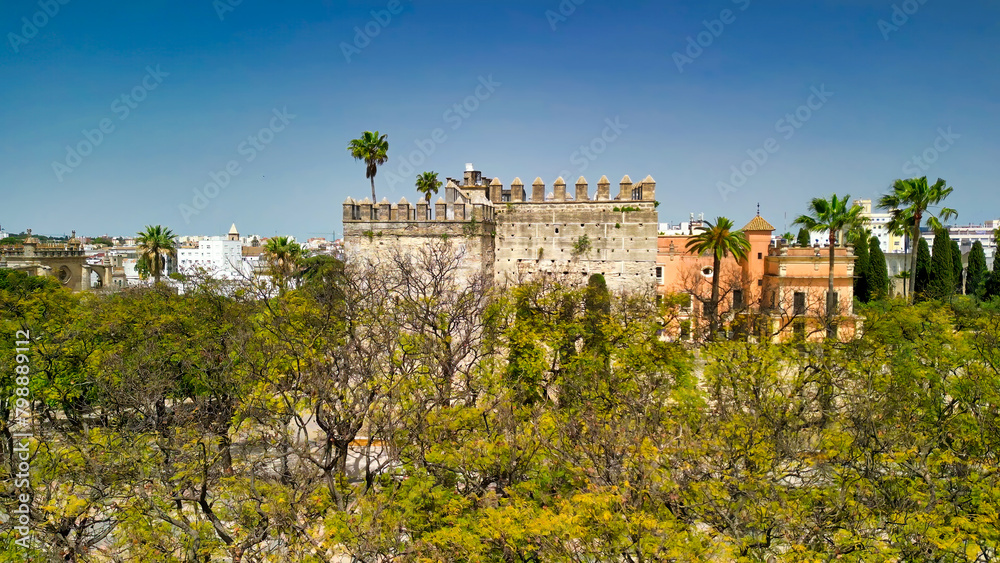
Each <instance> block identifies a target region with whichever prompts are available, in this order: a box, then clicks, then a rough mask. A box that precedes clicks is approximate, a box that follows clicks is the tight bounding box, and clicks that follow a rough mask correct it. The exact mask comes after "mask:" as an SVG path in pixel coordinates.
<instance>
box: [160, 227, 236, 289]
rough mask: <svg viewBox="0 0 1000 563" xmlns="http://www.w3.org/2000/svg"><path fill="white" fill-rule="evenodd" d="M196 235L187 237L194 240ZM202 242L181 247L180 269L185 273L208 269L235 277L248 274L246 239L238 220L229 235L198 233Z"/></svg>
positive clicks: (216, 275) (216, 274) (211, 273)
mask: <svg viewBox="0 0 1000 563" xmlns="http://www.w3.org/2000/svg"><path fill="white" fill-rule="evenodd" d="M191 239H192V237H187V240H189V241H190V240H191ZM198 239H199V240H198V246H196V247H193V246H182V247H179V248H178V249H177V271H178V272H179V273H181V274H184V275H191V274H195V273H198V272H202V271H203V272H204V273H206V274H208V275H209V276H211V277H213V278H217V279H225V280H235V279H240V278H243V277H245V276H246V275H247V274H248V271H247V267H246V266H245V265H244V260H243V241H242V240H241V239H240V233H239V231H238V230H236V224H235V223H234V224H233V226H232V227H231V228H230V229H229V234H228V235H227V236H225V237H198Z"/></svg>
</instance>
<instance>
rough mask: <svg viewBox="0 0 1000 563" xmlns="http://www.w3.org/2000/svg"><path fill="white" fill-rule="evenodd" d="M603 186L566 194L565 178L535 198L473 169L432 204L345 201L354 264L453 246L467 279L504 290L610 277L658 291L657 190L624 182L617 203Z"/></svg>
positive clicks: (516, 184)
mask: <svg viewBox="0 0 1000 563" xmlns="http://www.w3.org/2000/svg"><path fill="white" fill-rule="evenodd" d="M611 187H612V186H611V183H610V182H609V181H608V179H607V177H602V178H601V180H600V181H599V182H598V184H597V191H596V193H592V192H591V191H590V189H589V186H588V184H587V180H586V179H585V178H583V177H581V178H579V179H578V180H577V181H576V184H575V185H574V186H573V189H571V190H568V189H567V186H566V182H565V181H564V180H563V179H562V178H559V179H557V180H556V181H555V183H554V184H553V189H552V191H551V192H547V190H546V185H545V183H544V182H543V181H542V180H541V178H537V179H535V181H534V182H532V185H531V186H530V187H529V190H525V187H524V184H523V182H522V181H521V180H520V179H519V178H515V179H514V180H513V181H512V182H511V185H510V187H509V188H505V187H504V185H503V184H502V183H501V182H500V180H499V179H496V178H494V179H492V180H491V179H489V178H483V177H482V174H481V173H480V172H478V171H474V170H472V169H471V167H469V169H467V170H466V173H465V178H464V179H463V181H462V184H461V185H459V184H458V183H457V181H456V180H452V179H449V180H448V183H447V185H446V187H445V197H442V198H439V199H438V200H437V202H436V203H435V204H433V205H430V204H428V203H427V202H426V201H424V200H420V201H419V202H418V203H417V204H415V205H414V204H410V203H409V202H408V201H407V200H406V199H405V198H403V199H402V200H401V201H400V202H399V203H396V204H391V203H390V202H389V201H388V200H386V199H383V200H382V202H380V203H379V204H378V205H373V204H372V202H371V201H369V200H368V199H367V198H366V199H364V200H361V201H355V200H353V199H351V198H348V200H347V201H346V202H344V216H343V220H344V243H345V250H346V252H347V254H348V256H353V257H367V258H371V259H384V258H386V257H388V255H389V253H390V251H391V250H392V249H393V248H398V249H400V250H403V251H408V250H409V251H412V250H415V249H417V248H419V247H421V246H423V245H426V244H428V243H429V242H430V241H432V240H441V239H447V240H451V241H453V242H454V243H455V244H457V245H458V247H459V249H460V250H462V251H463V252H464V253H465V255H466V258H465V263H466V264H467V272H469V273H471V272H473V271H477V270H478V271H482V272H484V273H486V274H487V275H489V276H491V277H492V278H493V279H494V280H495V282H496V283H498V284H500V285H510V284H514V283H519V282H522V281H527V280H530V279H533V278H537V277H540V276H544V277H549V278H551V279H555V280H558V281H560V282H563V283H569V284H573V285H579V284H584V283H586V282H587V280H588V279H589V277H590V275H591V274H603V275H604V277H605V278H606V280H607V282H608V286H609V287H610V288H611V289H613V290H628V291H650V290H652V289H653V288H654V286H655V283H656V255H657V228H658V217H657V212H656V202H655V195H656V182H655V181H654V180H653V178H651V177H649V176H647V177H646V178H645V179H644V180H642V181H640V182H636V183H633V182H632V180H631V179H630V178H629V177H628V176H625V177H624V178H622V180H621V181H620V182H619V184H618V186H616V188H617V189H616V190H615V192H616V193H615V194H614V195H612V190H611Z"/></svg>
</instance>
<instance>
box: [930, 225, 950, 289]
mask: <svg viewBox="0 0 1000 563" xmlns="http://www.w3.org/2000/svg"><path fill="white" fill-rule="evenodd" d="M954 293H955V269H954V262H952V260H951V239H950V238H948V232H947V231H945V230H940V231H938V232H937V233H935V234H934V250H933V252H932V256H931V278H930V282H929V283H928V285H927V291H926V296H927V298H929V299H942V300H943V299H948V298H949V297H951V296H952V295H954Z"/></svg>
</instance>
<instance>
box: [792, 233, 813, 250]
mask: <svg viewBox="0 0 1000 563" xmlns="http://www.w3.org/2000/svg"><path fill="white" fill-rule="evenodd" d="M795 244H796V246H812V241H811V240H809V231H807V230H805V229H799V236H798V237H796V239H795Z"/></svg>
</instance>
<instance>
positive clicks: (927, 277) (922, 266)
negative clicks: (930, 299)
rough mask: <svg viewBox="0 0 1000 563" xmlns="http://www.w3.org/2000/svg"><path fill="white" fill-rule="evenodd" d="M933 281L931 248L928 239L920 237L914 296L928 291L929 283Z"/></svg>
mask: <svg viewBox="0 0 1000 563" xmlns="http://www.w3.org/2000/svg"><path fill="white" fill-rule="evenodd" d="M930 281H931V249H930V247H929V246H927V239H925V238H924V237H920V241H919V242H918V243H917V279H916V284H915V285H914V287H913V293H915V295H914V297H915V298H919V297H920V296H921V295H922V294H923V293H924V292H925V291H927V284H929V283H930Z"/></svg>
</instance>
